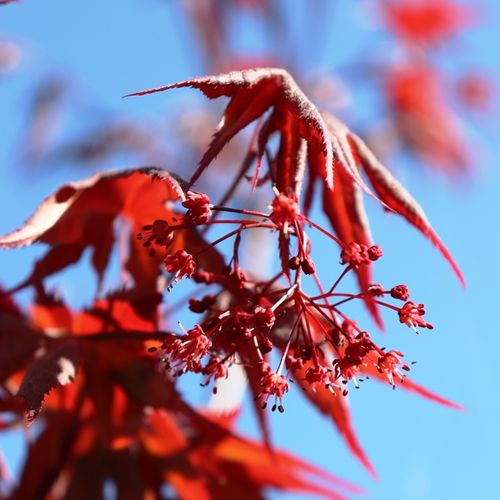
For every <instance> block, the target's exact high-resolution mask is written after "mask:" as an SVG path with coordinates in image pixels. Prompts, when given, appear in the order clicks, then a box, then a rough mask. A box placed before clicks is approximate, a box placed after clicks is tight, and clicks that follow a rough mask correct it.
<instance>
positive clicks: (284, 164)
mask: <svg viewBox="0 0 500 500" xmlns="http://www.w3.org/2000/svg"><path fill="white" fill-rule="evenodd" d="M182 87H193V88H196V89H198V90H200V91H201V92H203V94H204V95H205V96H206V97H208V98H209V99H216V98H218V97H222V96H226V97H230V101H229V103H228V105H227V107H226V110H225V112H224V115H223V118H222V120H221V121H220V123H219V126H218V128H217V131H216V132H215V134H214V137H213V139H212V142H211V143H210V145H209V147H208V149H207V150H206V152H205V154H204V156H203V158H202V159H201V160H200V163H199V165H198V168H197V169H196V171H195V172H194V174H193V176H192V177H191V181H190V184H193V183H194V182H196V180H197V179H198V178H199V176H200V175H201V174H202V173H203V171H204V170H205V169H206V168H207V166H208V165H209V164H210V163H211V162H212V160H213V159H214V158H215V157H216V156H217V155H218V154H219V153H220V151H221V150H222V148H223V147H224V146H225V145H226V143H227V142H228V141H229V140H231V139H232V138H233V137H234V136H235V135H236V134H237V133H238V132H239V131H240V130H242V129H243V128H245V127H246V126H247V125H249V124H250V123H252V122H253V121H255V120H256V119H257V118H259V117H260V116H262V115H264V114H265V113H266V112H267V111H268V110H270V109H272V111H271V112H270V115H269V117H268V118H267V119H266V124H265V125H264V126H263V131H264V132H263V134H262V141H261V142H262V143H263V144H264V145H265V143H266V142H267V140H268V139H269V136H270V134H271V133H272V132H279V133H280V135H281V145H280V153H279V154H278V160H277V172H276V178H277V185H278V189H280V191H284V192H286V191H287V190H288V188H290V187H292V186H293V182H294V181H295V178H296V173H297V172H296V165H295V161H296V158H297V156H298V154H299V150H300V144H301V140H302V139H304V140H305V141H306V143H307V147H308V149H309V150H310V151H313V152H315V153H316V154H317V155H318V156H319V158H320V160H319V161H320V168H321V171H322V172H324V176H325V180H326V183H327V184H328V185H329V186H330V187H332V186H333V170H332V164H333V158H334V155H335V154H338V152H336V151H335V150H334V147H333V145H332V141H331V139H330V137H329V134H328V130H327V127H326V124H325V122H324V120H323V118H322V116H321V114H320V113H319V111H318V110H317V109H316V107H315V106H314V104H313V103H312V102H311V101H310V100H309V99H308V98H307V97H306V96H305V94H304V93H303V92H302V90H301V89H300V88H299V86H298V85H297V84H296V83H295V80H294V79H293V78H292V77H291V76H290V74H289V73H288V72H287V71H285V70H283V69H277V68H255V69H248V70H243V71H233V72H230V73H226V74H221V75H216V76H207V77H200V78H193V79H191V80H185V81H183V82H178V83H173V84H171V85H166V86H164V87H158V88H154V89H150V90H144V91H142V92H135V93H133V94H129V96H137V95H146V94H152V93H155V92H162V91H164V90H169V89H173V88H182ZM262 147H263V146H262ZM262 147H261V149H262Z"/></svg>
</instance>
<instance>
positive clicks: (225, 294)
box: [0, 68, 463, 499]
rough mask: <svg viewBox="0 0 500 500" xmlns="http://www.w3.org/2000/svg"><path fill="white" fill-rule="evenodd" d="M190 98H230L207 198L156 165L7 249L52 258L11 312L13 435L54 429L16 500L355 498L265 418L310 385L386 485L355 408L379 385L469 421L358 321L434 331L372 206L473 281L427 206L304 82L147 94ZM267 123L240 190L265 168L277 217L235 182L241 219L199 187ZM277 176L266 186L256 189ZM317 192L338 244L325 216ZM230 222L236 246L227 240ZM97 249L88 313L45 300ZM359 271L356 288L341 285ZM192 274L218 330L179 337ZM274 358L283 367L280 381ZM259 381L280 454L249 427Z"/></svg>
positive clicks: (67, 201)
mask: <svg viewBox="0 0 500 500" xmlns="http://www.w3.org/2000/svg"><path fill="white" fill-rule="evenodd" d="M186 86H188V87H194V88H197V89H199V90H201V91H202V92H203V93H204V94H205V95H206V96H207V97H209V98H217V97H222V96H227V97H229V98H230V99H229V103H228V105H227V107H226V110H225V112H224V116H223V118H222V120H221V122H220V124H219V127H218V128H217V130H216V132H215V134H214V138H213V140H212V142H211V144H210V145H209V146H208V149H207V151H206V153H205V155H204V156H203V158H202V160H201V161H200V164H199V166H198V168H197V169H196V170H195V172H194V174H193V176H192V178H191V180H190V183H189V184H187V183H185V182H183V181H182V180H180V179H178V178H176V177H175V176H173V175H171V174H169V173H167V172H165V171H163V170H160V169H154V168H140V169H131V170H125V171H116V172H104V173H102V174H98V175H95V176H93V177H90V178H89V179H86V180H84V181H80V182H76V183H69V184H66V185H65V186H63V187H61V188H60V189H58V190H57V191H56V192H55V193H54V194H53V195H51V196H49V197H48V198H47V199H46V200H45V201H44V202H43V203H42V204H41V205H40V207H39V208H38V210H37V211H36V212H35V214H34V215H33V216H32V217H31V218H30V219H29V220H28V221H27V222H26V224H25V225H24V226H23V227H21V228H20V229H18V230H16V231H14V232H12V233H10V234H8V235H6V236H3V237H1V238H0V247H3V248H15V247H21V246H24V245H30V244H32V243H35V242H40V243H44V244H46V245H49V249H48V251H47V252H46V254H45V255H44V256H43V257H42V258H41V259H39V260H38V261H37V262H36V263H35V266H34V269H33V271H32V272H31V274H30V275H29V276H28V278H26V279H25V280H23V281H22V282H21V283H20V284H19V285H17V286H16V287H14V288H13V289H12V290H10V291H9V294H7V293H3V294H2V295H1V301H0V304H1V307H2V317H1V318H0V344H1V347H2V349H1V350H0V362H1V363H0V377H1V383H2V386H1V387H2V393H1V396H2V408H3V409H5V411H11V412H13V417H12V420H11V422H10V424H9V425H14V424H15V423H17V422H19V421H20V420H21V419H22V415H23V412H25V413H26V415H27V418H28V421H29V422H31V421H33V420H34V419H35V418H36V417H37V416H38V415H39V414H40V418H43V420H44V427H43V430H42V431H41V433H40V434H39V435H38V436H37V438H36V439H35V441H34V442H33V444H32V445H31V447H30V449H29V451H28V458H27V460H26V463H25V465H24V469H23V472H22V478H21V482H20V483H19V486H18V487H17V488H15V489H14V490H13V491H12V494H11V497H12V498H32V497H40V496H46V495H48V496H53V497H57V498H59V497H63V496H71V495H73V494H76V493H75V492H78V494H79V495H80V496H83V497H86V498H93V497H95V496H97V497H99V496H100V493H99V492H102V489H103V487H104V484H105V482H106V481H107V480H108V479H109V478H111V480H112V481H113V483H114V484H115V486H116V489H117V491H118V494H119V496H120V497H124V498H128V497H130V498H149V497H151V496H154V497H159V496H160V495H161V489H162V487H163V485H164V484H168V485H170V487H172V488H173V489H174V490H175V491H176V493H177V494H178V495H179V497H181V498H228V499H229V498H234V497H235V496H236V495H239V496H241V491H245V492H246V493H248V498H263V495H264V491H265V488H269V487H274V488H280V489H283V490H294V491H303V492H307V493H308V494H317V495H322V496H325V497H329V498H343V496H342V493H339V488H346V487H347V488H349V485H346V484H345V483H342V482H340V481H339V480H337V479H336V478H334V477H332V476H330V475H328V474H326V473H324V472H322V471H320V470H318V469H316V468H314V467H313V466H311V465H309V464H306V463H305V462H303V461H301V460H299V459H297V458H295V457H293V456H291V455H288V454H286V453H284V452H281V451H276V450H273V449H272V445H271V436H270V432H269V428H268V423H267V414H266V413H265V412H263V410H264V409H265V408H267V407H269V408H270V409H271V410H272V411H275V410H278V411H279V412H280V413H283V412H284V411H285V401H286V395H287V392H288V391H289V390H291V388H292V384H293V383H295V384H296V385H298V386H300V387H301V388H302V389H303V392H304V393H305V395H306V397H307V398H308V399H309V400H310V401H311V403H312V404H313V405H314V406H315V407H316V408H317V409H318V410H319V411H320V412H321V413H324V414H326V415H328V416H329V417H331V419H332V421H333V423H334V424H335V425H336V427H337V428H338V429H339V431H340V433H341V434H342V436H343V438H344V439H345V441H346V443H347V444H348V446H349V447H350V449H351V450H352V452H353V453H354V455H355V456H357V458H358V459H360V460H361V462H362V463H363V464H364V465H365V466H366V467H367V468H368V469H369V470H370V471H371V472H372V473H374V469H373V467H372V465H371V464H370V462H369V460H368V458H367V457H366V455H365V453H364V452H363V450H362V447H361V445H360V443H359V442H358V440H357V438H356V435H355V433H354V429H353V425H352V418H351V415H350V410H349V407H348V404H347V400H346V397H347V395H348V393H349V389H350V388H351V387H352V386H354V387H359V381H362V380H364V379H365V378H368V377H372V378H376V379H379V380H381V381H385V382H387V383H389V384H390V385H391V386H392V387H393V388H395V387H397V386H401V387H403V388H406V389H407V390H410V391H414V392H417V393H420V394H421V395H423V396H425V397H428V398H430V399H433V400H435V401H438V402H440V403H442V404H445V405H448V406H455V405H454V404H453V403H450V402H448V401H447V400H444V399H442V398H440V397H439V396H435V395H434V394H432V393H431V392H429V391H427V390H425V389H423V388H421V387H420V386H418V385H416V384H415V383H413V382H411V381H409V380H408V379H407V378H406V372H407V371H409V370H410V366H409V364H407V363H405V362H404V361H403V358H404V355H403V354H402V353H401V352H400V351H398V350H389V351H386V350H385V348H381V347H379V346H378V345H377V343H376V342H375V341H374V339H373V336H372V334H371V333H369V332H367V331H365V330H363V329H361V328H360V327H359V326H358V324H357V321H355V319H354V318H352V317H350V316H349V315H348V313H347V311H346V309H345V307H344V305H345V304H346V303H349V302H351V301H356V300H361V301H363V302H364V303H365V304H367V306H368V308H369V310H370V312H371V314H372V316H373V317H374V318H375V320H376V321H377V322H378V323H379V324H381V317H380V310H381V309H384V310H386V311H388V312H390V313H391V314H392V315H393V317H394V318H395V319H396V320H399V322H400V323H403V324H404V325H406V326H408V327H410V328H411V329H413V330H414V331H417V327H420V328H431V327H432V325H431V324H430V323H428V322H427V321H426V320H425V319H424V314H425V310H424V306H423V304H418V303H415V302H413V301H410V300H409V299H410V293H409V291H408V288H407V287H405V285H396V286H392V287H387V288H386V287H384V286H382V285H380V284H374V283H373V282H372V274H371V266H372V264H373V263H374V262H376V261H377V260H378V259H380V258H381V257H382V250H381V249H380V247H378V246H377V245H374V244H373V243H372V240H371V235H370V230H369V225H368V219H367V215H366V213H365V211H364V208H363V204H362V192H363V191H366V192H367V193H368V194H369V195H371V196H373V197H374V198H376V199H377V200H379V201H380V202H381V204H382V205H383V206H384V208H386V209H388V210H390V211H392V212H395V213H397V214H399V215H400V216H402V217H403V218H405V219H406V220H407V221H408V222H409V223H410V224H412V225H413V226H415V227H416V228H417V229H418V230H419V231H420V232H422V233H423V234H424V235H425V236H426V237H428V238H429V239H430V240H431V241H432V242H433V243H434V244H435V245H436V246H437V247H438V248H439V250H440V251H441V252H442V254H443V255H444V257H445V258H446V259H447V260H448V261H449V262H450V264H451V266H452V267H453V269H454V271H455V272H456V274H457V275H458V277H459V278H460V280H462V281H463V279H462V276H461V274H460V271H459V269H458V267H457V266H456V264H455V263H454V261H453V259H452V258H451V256H450V254H449V253H448V251H447V250H446V248H445V246H444V245H443V244H442V243H441V241H440V240H439V238H438V236H437V235H436V233H435V232H434V230H433V229H432V227H431V226H430V224H429V222H428V220H427V218H426V217H425V215H424V212H423V210H422V209H421V207H420V206H419V205H418V203H417V202H416V201H415V200H414V199H413V198H412V197H411V196H410V195H409V193H408V192H407V191H406V190H405V189H404V188H403V186H402V185H400V184H399V183H398V181H397V180H396V179H395V178H394V177H393V176H392V174H390V172H389V171H388V170H387V169H385V167H384V166H383V165H382V164H381V163H380V162H379V161H378V160H377V159H376V158H375V156H374V155H373V153H372V152H371V151H370V150H369V149H368V147H367V146H366V144H365V143H364V142H363V141H362V140H361V139H360V138H359V137H358V136H357V135H355V134H354V133H352V132H351V131H350V130H349V129H348V128H347V127H346V126H345V125H344V124H342V123H341V122H339V121H338V120H337V119H336V118H335V117H333V116H331V115H328V114H326V113H321V112H320V111H319V110H318V109H317V108H316V107H315V106H314V104H313V103H312V102H311V101H310V100H309V99H308V98H307V97H306V96H305V94H304V93H303V92H302V91H301V90H300V88H299V87H298V85H297V84H296V83H295V81H294V80H293V79H292V77H291V76H290V75H289V74H288V73H287V72H286V71H284V70H281V69H268V68H259V69H253V70H245V71H241V72H232V73H228V74H222V75H218V76H210V77H203V78H196V79H192V80H187V81H185V82H181V83H177V84H173V85H169V86H166V87H162V88H159V89H154V90H151V91H145V92H141V93H139V94H146V93H151V92H157V91H159V90H166V89H170V88H178V87H186ZM254 121H257V127H256V133H255V137H256V144H257V147H256V149H255V150H254V151H253V153H252V152H251V153H249V155H248V156H247V158H246V159H245V160H244V166H245V168H243V169H240V171H239V172H238V174H237V179H236V184H238V183H239V182H244V181H245V179H248V176H247V172H248V171H249V170H250V168H251V167H252V166H254V167H255V176H254V180H253V181H252V180H251V181H250V186H249V189H250V192H253V191H254V190H255V189H262V190H263V191H264V190H265V189H266V188H267V193H268V194H267V195H268V196H269V204H268V205H267V207H265V206H264V207H262V210H254V209H250V208H247V207H246V206H244V207H240V206H237V205H235V206H232V205H228V204H227V203H229V202H231V200H232V199H233V194H234V189H233V188H232V187H230V188H229V190H228V192H227V193H226V195H225V196H223V199H224V200H225V202H224V204H214V203H213V202H212V200H211V198H210V196H209V195H208V194H207V193H202V192H195V191H193V190H192V189H191V188H192V186H193V184H194V183H195V182H196V181H197V180H198V179H199V177H200V176H201V175H202V174H204V173H205V171H206V170H207V167H208V166H209V164H210V163H211V162H212V161H213V160H214V159H215V157H216V156H217V154H218V153H219V152H220V151H221V150H222V149H223V148H224V146H225V145H226V144H227V142H228V141H230V140H231V139H232V138H233V137H234V136H235V135H236V134H238V133H239V132H240V131H241V130H242V129H243V128H245V127H246V126H247V125H249V124H250V123H252V122H254ZM274 136H277V137H278V144H277V148H274V149H273V148H272V147H271V143H272V137H274ZM264 166H265V168H267V174H266V175H265V176H264V177H263V178H262V179H260V180H259V182H256V179H257V178H258V176H259V172H260V170H261V168H263V167H264ZM318 183H320V184H321V185H322V190H323V210H324V212H325V214H326V216H327V219H328V221H329V223H330V225H331V226H332V228H333V230H334V231H335V234H332V233H330V232H329V231H328V230H327V229H325V228H324V227H322V226H321V225H320V224H319V223H317V222H315V221H314V220H312V219H311V218H310V217H309V209H310V207H311V204H312V202H313V200H314V198H315V196H316V185H317V184H318ZM303 184H304V186H305V188H304V190H303V189H302V185H303ZM234 185H235V184H234V183H233V186H234ZM215 227H217V228H219V233H218V234H217V236H212V233H211V230H212V228H215ZM262 231H266V232H271V233H272V234H273V235H274V236H275V246H274V248H273V247H272V246H270V248H268V249H266V252H267V253H268V254H269V255H272V253H273V250H274V254H275V256H276V257H277V258H276V259H275V261H276V262H279V263H278V264H277V269H276V270H275V272H274V273H273V274H272V275H270V276H267V275H265V276H264V275H262V276H261V275H260V273H259V266H258V265H259V263H258V262H256V263H255V266H250V267H249V266H243V265H242V264H241V262H242V259H241V253H242V251H243V249H244V247H245V245H246V242H247V241H248V236H250V237H252V236H253V235H255V234H258V233H259V232H262ZM220 234H222V235H220ZM317 236H320V237H325V238H327V239H328V240H329V242H331V244H332V245H334V250H333V251H334V252H335V254H336V255H338V256H339V257H338V266H339V267H338V272H335V271H333V272H332V268H333V266H330V268H329V269H328V271H327V272H325V271H324V270H322V269H321V268H320V267H319V266H318V265H317V263H316V262H315V260H314V259H315V256H316V254H315V245H316V237H317ZM115 246H117V247H118V253H119V256H120V262H119V266H120V271H121V272H122V275H124V277H123V278H122V282H121V283H120V285H121V288H120V291H118V292H114V293H107V294H104V293H103V290H102V288H103V287H102V281H103V275H104V273H105V271H106V270H107V269H108V267H109V265H110V259H111V255H112V250H113V248H114V247H115ZM88 248H90V249H91V252H92V253H91V263H92V266H93V268H94V270H95V272H96V274H97V277H98V283H99V287H98V288H99V289H98V293H97V294H96V297H95V298H94V300H93V301H92V305H91V306H90V307H89V308H88V309H86V310H83V311H74V310H72V309H71V308H70V307H68V306H66V305H65V304H64V303H63V302H62V301H60V300H56V299H55V298H54V297H53V296H51V295H50V294H47V293H46V292H45V286H44V285H45V282H46V279H47V278H48V277H49V276H52V275H54V274H56V273H58V272H59V271H62V270H63V269H65V268H66V267H68V266H69V265H72V264H74V263H76V262H77V261H78V260H79V259H80V257H81V255H82V254H83V252H84V251H85V250H86V249H88ZM351 272H353V273H356V275H357V279H358V283H359V291H357V292H348V291H346V290H345V289H341V288H340V287H343V286H344V284H345V282H344V281H343V278H344V277H345V276H346V275H347V274H349V273H351ZM187 279H191V281H192V286H191V287H190V288H189V290H190V293H189V296H187V297H185V298H181V300H180V302H179V305H180V307H183V308H184V310H185V311H187V310H188V309H189V310H190V311H191V312H192V313H193V314H198V315H199V319H198V321H196V322H194V321H193V325H192V326H191V327H190V328H187V329H184V327H183V326H182V325H180V330H181V331H180V332H174V331H172V330H168V331H167V330H166V329H165V325H166V324H171V323H172V320H173V319H174V318H175V317H176V315H175V312H174V307H173V306H172V307H171V309H170V310H168V309H167V312H166V313H165V308H164V307H162V305H161V302H162V299H163V297H164V294H166V293H167V292H168V291H171V290H172V291H171V292H170V293H171V294H174V295H175V294H176V287H177V285H175V286H174V283H175V282H177V281H180V280H187ZM323 282H328V283H331V286H328V287H326V286H324V285H323ZM306 283H310V284H312V285H313V286H316V288H317V293H316V294H313V293H312V292H310V291H308V290H309V289H310V287H309V286H308V285H306ZM25 287H32V288H33V289H34V290H35V291H36V294H37V295H36V300H35V302H34V304H33V306H32V308H31V312H30V317H29V318H27V317H25V315H23V314H22V313H21V312H20V311H19V309H18V308H17V307H16V306H15V305H14V303H13V301H12V299H11V296H10V295H11V294H12V293H14V292H16V291H18V290H20V289H22V288H25ZM398 300H399V301H402V302H404V303H403V304H402V305H401V304H399V303H398V302H396V301H398ZM168 305H169V304H167V306H168ZM396 323H397V321H396ZM417 333H418V331H417ZM273 352H277V353H278V355H279V358H280V361H279V362H278V365H277V366H276V367H275V368H273V366H272V362H273V361H272V357H271V355H272V353H273ZM186 373H196V374H199V375H200V376H201V377H202V379H201V380H202V382H201V383H202V385H211V386H212V388H213V398H212V401H216V402H217V401H218V402H217V403H214V404H209V405H208V409H205V410H200V409H198V410H197V409H194V408H193V407H192V406H190V405H189V404H187V403H186V402H185V400H184V399H183V397H182V395H181V392H180V388H179V384H178V379H179V378H180V377H182V376H183V375H185V374H186ZM237 373H239V376H238V375H236V374H237ZM233 380H236V384H233V386H231V383H232V381H233ZM246 385H248V388H249V390H250V391H251V392H252V395H253V398H254V402H255V410H256V411H257V415H258V418H259V422H260V425H261V428H262V433H263V436H264V443H259V442H254V441H250V440H248V439H245V438H243V437H241V436H239V435H238V434H236V433H235V432H234V430H233V429H232V425H233V419H234V417H235V415H236V414H237V413H238V410H239V407H240V406H241V398H242V395H243V392H244V390H245V387H246ZM214 407H217V408H218V409H217V410H216V411H214V410H213V408H214ZM210 408H212V409H210ZM283 418H285V417H283ZM48 443H50V454H49V456H46V449H47V446H48ZM89 471H90V472H89ZM131 471H134V473H132V472H131ZM308 476H309V477H308ZM28 477H29V478H30V480H29V481H28V480H26V478H28ZM89 478H90V479H89ZM322 480H325V481H326V483H325V484H321V481H322ZM351 490H352V487H351Z"/></svg>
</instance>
